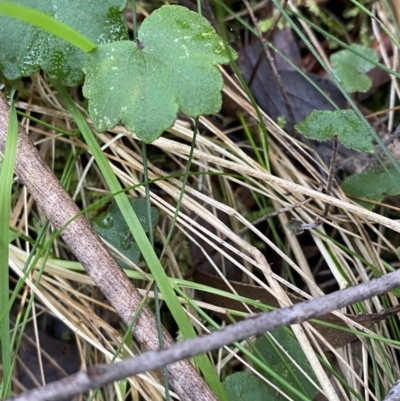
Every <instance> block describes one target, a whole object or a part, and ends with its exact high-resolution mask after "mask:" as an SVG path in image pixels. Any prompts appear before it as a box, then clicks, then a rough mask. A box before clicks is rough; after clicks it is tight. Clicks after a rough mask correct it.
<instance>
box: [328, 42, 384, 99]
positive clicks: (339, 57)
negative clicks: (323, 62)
mask: <svg viewBox="0 0 400 401" xmlns="http://www.w3.org/2000/svg"><path fill="white" fill-rule="evenodd" d="M350 47H351V48H352V49H354V50H355V51H357V52H358V53H360V54H362V55H364V56H365V57H367V58H369V59H371V60H373V61H375V62H378V61H379V60H378V56H377V54H376V53H375V52H374V51H373V50H372V49H368V48H366V47H364V46H360V45H356V44H353V45H351V46H350ZM330 60H331V63H332V67H333V68H332V69H333V73H334V74H335V75H336V77H337V79H338V80H339V82H340V83H341V84H342V86H343V88H344V90H345V91H346V92H348V93H352V92H357V91H358V92H366V91H367V90H368V89H369V88H370V87H371V86H372V81H371V78H369V77H368V76H367V75H365V73H367V72H368V71H370V70H372V68H374V64H372V63H370V62H369V61H366V60H365V59H363V58H362V57H360V56H358V55H356V54H354V53H353V52H352V51H351V50H340V51H338V52H336V53H335V54H332V56H331V58H330Z"/></svg>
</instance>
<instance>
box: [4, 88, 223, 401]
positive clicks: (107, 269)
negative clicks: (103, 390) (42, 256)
mask: <svg viewBox="0 0 400 401" xmlns="http://www.w3.org/2000/svg"><path fill="white" fill-rule="evenodd" d="M8 115H9V107H8V104H7V102H6V100H5V99H4V97H3V94H0V152H2V153H3V152H4V145H5V140H6V136H7V127H8ZM15 171H16V173H17V175H18V177H19V179H20V181H21V182H22V183H23V184H24V185H25V186H26V188H27V189H28V191H29V192H30V193H31V194H32V196H33V198H34V199H35V200H36V202H37V204H38V206H39V207H40V208H41V209H42V210H43V212H44V213H45V215H46V216H47V218H48V219H49V220H50V221H51V223H52V224H53V226H54V227H55V228H56V229H59V228H60V227H62V226H63V225H65V224H66V223H67V222H68V221H70V220H71V219H73V218H74V216H76V215H77V214H78V213H79V208H78V207H77V206H76V205H75V203H74V202H73V200H72V199H71V197H70V196H69V194H68V193H67V192H66V191H65V189H64V188H63V187H62V186H61V184H60V182H59V181H58V179H57V178H56V177H55V176H54V174H53V172H52V171H51V170H50V168H49V167H48V166H47V165H46V164H45V163H44V161H43V160H42V158H41V156H40V154H39V152H38V151H37V149H36V148H35V147H34V146H33V144H32V143H31V141H30V140H29V138H28V136H27V135H26V134H25V132H24V131H23V129H20V130H19V138H18V149H17V155H16V163H15ZM61 237H62V238H63V240H64V241H65V243H66V244H67V245H68V246H69V247H70V249H71V251H72V252H73V253H74V255H75V256H76V258H77V259H78V260H79V261H80V262H81V263H82V265H83V267H84V268H85V270H86V271H87V273H88V274H89V276H90V277H91V278H92V279H93V281H94V282H95V283H96V285H97V286H98V287H99V289H100V290H101V291H102V293H103V294H104V295H105V296H106V298H107V299H108V301H109V302H110V304H111V305H112V306H113V307H114V308H115V310H116V311H117V313H118V314H119V316H120V317H121V318H122V319H123V320H124V322H125V323H126V324H129V323H130V322H131V321H132V318H133V317H134V315H135V312H136V310H137V309H138V308H139V306H140V303H141V300H142V297H141V296H140V294H139V292H138V291H137V289H136V288H135V287H134V286H133V284H132V283H131V281H130V280H129V279H128V277H127V276H126V275H125V273H124V272H123V271H122V269H121V268H120V267H119V265H118V264H117V263H116V261H115V260H114V258H113V257H112V256H111V254H110V253H109V252H108V250H107V248H106V247H105V245H104V244H103V242H102V241H101V239H100V237H99V236H98V235H97V234H96V232H95V231H94V230H93V228H92V226H91V224H90V223H89V221H88V220H87V219H86V217H85V216H82V215H81V216H79V217H78V218H76V219H75V220H73V221H72V222H71V223H70V224H68V226H67V227H66V228H65V229H64V230H63V231H62V233H61ZM132 332H133V334H134V335H135V337H136V339H137V340H138V341H139V342H140V343H141V344H142V346H144V347H145V348H146V349H147V350H155V349H158V348H159V342H158V334H157V326H156V320H155V316H154V314H153V312H152V311H151V310H150V308H149V307H148V306H147V305H145V306H144V307H143V309H142V311H141V314H140V316H139V318H138V319H137V322H136V324H135V326H134V327H133V330H132ZM163 337H164V345H165V346H166V347H168V346H171V345H172V344H173V343H174V341H173V339H172V338H171V336H170V335H169V334H168V333H167V332H166V331H165V330H163ZM168 378H169V382H170V384H171V386H172V387H173V389H174V390H175V391H176V392H177V393H178V394H179V396H180V397H181V399H182V400H216V397H215V395H214V394H213V393H212V392H211V390H210V389H209V388H208V386H207V385H206V384H205V382H204V381H203V379H202V378H201V377H200V375H199V374H198V373H197V372H196V370H195V369H194V368H193V367H192V365H191V364H190V363H189V362H187V361H182V362H179V363H177V364H173V365H171V366H169V367H168Z"/></svg>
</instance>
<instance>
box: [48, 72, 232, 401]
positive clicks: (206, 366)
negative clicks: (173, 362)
mask: <svg viewBox="0 0 400 401" xmlns="http://www.w3.org/2000/svg"><path fill="white" fill-rule="evenodd" d="M51 82H52V84H53V85H54V87H55V88H56V90H57V91H58V93H59V95H60V96H61V97H62V99H63V101H64V102H65V104H66V106H67V108H68V110H69V111H70V113H71V115H72V117H73V118H74V120H75V122H76V124H77V125H78V128H79V130H80V131H81V133H82V135H83V137H84V138H85V141H86V143H87V145H88V146H89V148H90V150H91V152H92V154H93V157H94V158H95V160H96V163H97V165H98V167H99V169H100V171H101V172H102V174H103V176H104V179H105V180H106V182H107V185H108V186H109V188H110V191H111V192H113V193H117V192H120V193H119V194H118V195H116V196H115V201H116V203H117V205H118V207H119V208H120V210H121V213H122V215H123V216H124V219H125V221H126V223H127V224H128V227H129V229H130V230H131V233H132V235H133V237H134V239H135V241H136V243H137V245H138V247H139V249H140V251H141V253H142V255H143V258H144V259H145V261H146V262H147V264H148V266H149V268H150V271H151V273H152V274H153V277H154V279H155V281H156V283H157V285H158V288H159V289H160V291H161V293H162V294H163V297H164V300H165V302H166V304H167V306H168V308H169V310H170V312H171V314H172V316H173V317H174V319H175V322H176V323H177V325H178V327H179V329H180V330H181V332H182V334H183V336H184V337H185V339H187V338H192V337H196V332H195V331H194V328H193V326H192V324H191V323H190V320H189V318H188V317H187V315H186V313H185V311H184V309H183V307H182V305H181V303H180V302H179V299H178V297H177V296H176V294H175V292H174V290H173V287H172V286H171V283H170V281H169V279H168V276H167V275H166V273H165V271H164V269H163V267H162V266H161V263H160V261H159V260H158V258H157V255H156V254H155V252H154V249H153V247H152V246H151V244H150V242H149V239H148V238H147V235H146V233H145V232H144V230H143V228H142V225H141V224H140V221H139V219H138V218H137V216H136V214H135V213H134V211H133V209H132V207H131V205H130V203H129V200H128V198H127V196H126V194H125V193H123V189H122V187H121V185H120V183H119V182H118V179H117V178H116V177H115V175H114V173H113V171H112V169H111V167H110V165H109V163H108V160H107V158H106V157H105V156H104V154H103V151H102V150H101V148H100V146H99V144H98V143H97V141H96V139H95V137H94V135H93V133H92V132H91V130H90V128H89V126H88V125H87V123H86V120H85V118H84V117H83V115H82V114H81V113H80V111H79V109H78V108H77V106H76V105H75V103H74V101H73V100H72V98H71V97H70V96H69V94H68V92H67V91H66V90H65V89H64V88H63V86H62V85H61V84H60V83H59V82H57V81H55V80H52V81H51ZM196 362H197V363H198V366H199V368H200V370H201V372H202V373H203V375H204V377H205V379H206V381H207V383H208V384H209V386H210V387H211V389H212V390H213V391H214V392H215V394H216V395H217V396H218V398H219V399H221V400H227V396H226V393H225V390H224V388H223V387H222V384H221V382H220V380H219V378H218V376H217V374H216V373H215V370H214V368H213V367H212V365H211V362H210V361H209V359H208V358H207V356H206V355H200V356H198V357H196Z"/></svg>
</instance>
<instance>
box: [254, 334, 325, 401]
mask: <svg viewBox="0 0 400 401" xmlns="http://www.w3.org/2000/svg"><path fill="white" fill-rule="evenodd" d="M270 334H271V335H272V336H273V337H274V338H275V339H276V340H277V341H278V342H279V344H280V345H281V346H282V347H283V349H284V350H285V351H286V352H287V353H288V355H290V356H291V358H292V359H293V360H294V361H295V362H296V363H297V365H298V366H299V367H300V368H301V369H302V370H303V371H304V372H305V374H307V375H308V376H309V377H310V378H311V379H313V380H314V382H317V378H316V377H315V373H314V371H313V370H312V368H311V366H310V364H309V363H308V360H307V358H306V356H305V355H304V352H303V350H302V349H301V347H300V346H299V342H298V341H297V340H296V338H294V337H293V336H292V335H290V334H289V333H288V331H287V330H286V329H285V328H280V329H276V330H272V331H271V332H270ZM256 347H257V349H258V350H259V351H260V353H261V354H262V356H263V357H264V359H265V362H266V363H267V365H268V366H269V367H270V368H271V369H272V370H273V371H274V372H275V373H277V374H278V375H279V376H280V377H281V378H282V379H284V380H285V381H287V382H288V383H289V384H290V385H291V386H293V387H294V388H296V389H297V390H299V391H300V392H302V393H303V394H304V395H305V396H306V398H308V399H310V400H312V399H314V397H315V395H316V394H317V392H318V390H317V389H316V388H315V387H314V386H313V385H312V384H311V383H310V381H309V380H308V379H307V378H306V377H305V375H304V374H303V373H302V372H301V371H300V370H299V369H298V368H297V367H296V365H295V364H294V363H293V362H292V361H291V360H290V359H289V358H288V357H287V356H286V355H284V354H283V353H282V352H281V351H280V350H279V349H278V348H277V347H276V346H274V345H273V343H272V340H268V339H267V338H266V336H262V337H260V338H259V339H258V340H257V342H256ZM271 382H272V383H273V384H275V385H276V386H277V387H279V388H282V385H281V384H279V383H278V382H276V381H275V379H273V378H271ZM282 390H284V389H282ZM290 395H292V394H290ZM283 399H285V398H284V397H283V396H280V395H279V396H276V398H275V400H283ZM293 399H294V400H296V399H298V398H296V397H294V398H293Z"/></svg>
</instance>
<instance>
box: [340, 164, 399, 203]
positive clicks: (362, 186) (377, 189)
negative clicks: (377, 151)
mask: <svg viewBox="0 0 400 401" xmlns="http://www.w3.org/2000/svg"><path fill="white" fill-rule="evenodd" d="M341 188H342V190H343V191H344V192H345V193H346V194H347V195H350V196H357V197H359V198H366V199H371V200H374V201H377V202H380V201H382V200H383V199H384V198H385V196H387V195H400V174H399V172H398V171H397V169H396V167H395V166H393V165H392V164H390V165H387V166H385V170H384V169H383V168H382V167H376V168H371V169H369V170H367V171H365V172H364V173H361V174H355V175H352V176H350V177H348V178H346V179H345V180H344V181H343V183H342V185H341ZM359 203H360V204H361V205H362V206H364V207H365V208H367V209H370V210H372V209H373V208H374V205H373V204H371V203H367V202H361V201H360V202H359Z"/></svg>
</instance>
